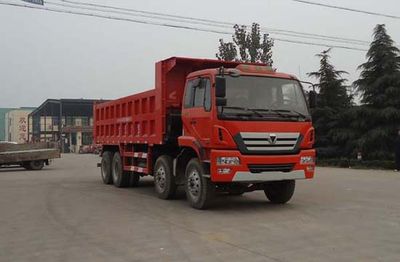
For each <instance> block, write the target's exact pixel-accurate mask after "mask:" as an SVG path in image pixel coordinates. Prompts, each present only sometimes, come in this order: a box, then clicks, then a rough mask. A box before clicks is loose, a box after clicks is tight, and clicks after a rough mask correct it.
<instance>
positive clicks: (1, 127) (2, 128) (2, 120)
mask: <svg viewBox="0 0 400 262" xmlns="http://www.w3.org/2000/svg"><path fill="white" fill-rule="evenodd" d="M13 109H14V108H0V141H6V140H7V139H6V114H7V112H9V111H11V110H13Z"/></svg>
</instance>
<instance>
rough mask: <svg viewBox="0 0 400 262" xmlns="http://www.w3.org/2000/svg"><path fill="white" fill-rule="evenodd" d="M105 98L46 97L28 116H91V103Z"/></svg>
mask: <svg viewBox="0 0 400 262" xmlns="http://www.w3.org/2000/svg"><path fill="white" fill-rule="evenodd" d="M105 101H107V100H102V99H70V98H63V99H47V100H46V101H44V102H43V103H42V104H41V105H40V106H38V107H37V108H36V109H35V110H34V111H33V112H32V113H30V116H32V117H35V116H60V115H62V116H91V115H93V104H94V103H101V102H105Z"/></svg>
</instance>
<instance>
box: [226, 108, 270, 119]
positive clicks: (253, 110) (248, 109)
mask: <svg viewBox="0 0 400 262" xmlns="http://www.w3.org/2000/svg"><path fill="white" fill-rule="evenodd" d="M224 108H228V109H238V110H243V111H245V112H247V113H253V114H256V115H258V116H260V117H263V114H261V113H260V112H258V111H257V109H252V108H246V107H239V106H223V107H222V111H221V113H223V110H224ZM249 111H250V112H249Z"/></svg>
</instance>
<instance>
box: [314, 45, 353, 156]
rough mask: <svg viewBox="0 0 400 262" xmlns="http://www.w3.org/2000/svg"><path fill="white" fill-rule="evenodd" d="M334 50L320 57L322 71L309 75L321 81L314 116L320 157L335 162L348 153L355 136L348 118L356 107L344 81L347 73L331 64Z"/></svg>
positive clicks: (324, 52) (325, 52) (318, 85)
mask: <svg viewBox="0 0 400 262" xmlns="http://www.w3.org/2000/svg"><path fill="white" fill-rule="evenodd" d="M330 51H331V49H328V50H325V51H323V52H322V53H321V54H318V55H317V57H319V58H320V68H319V70H318V71H316V72H311V73H309V74H308V75H309V76H311V77H315V78H316V79H317V80H318V84H317V85H316V86H317V87H318V89H319V93H318V96H317V108H315V109H314V110H313V112H312V116H313V122H314V127H315V130H316V138H317V140H316V147H317V148H318V156H319V157H323V158H332V157H336V156H339V155H342V154H344V153H348V152H347V151H348V150H349V149H347V147H346V143H347V141H348V140H349V139H350V137H351V135H352V133H351V132H349V131H348V130H347V129H348V128H347V119H346V114H347V111H346V110H348V109H349V108H350V106H351V103H352V97H351V96H349V95H348V93H347V89H346V86H345V82H346V79H344V78H342V75H343V74H346V72H345V71H340V70H336V69H335V67H334V66H333V65H332V64H331V63H330V62H329V58H330V57H329V52H330Z"/></svg>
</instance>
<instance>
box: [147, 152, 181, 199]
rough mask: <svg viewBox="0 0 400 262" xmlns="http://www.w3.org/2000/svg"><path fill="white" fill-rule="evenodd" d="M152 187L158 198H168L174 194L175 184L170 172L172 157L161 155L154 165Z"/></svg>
mask: <svg viewBox="0 0 400 262" xmlns="http://www.w3.org/2000/svg"><path fill="white" fill-rule="evenodd" d="M153 176H154V188H155V190H156V193H157V195H158V197H159V198H161V199H170V198H172V197H173V196H174V195H175V192H176V184H175V177H174V175H173V173H172V158H171V157H170V156H167V155H162V156H160V157H159V158H157V161H156V164H155V166H154V174H153Z"/></svg>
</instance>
